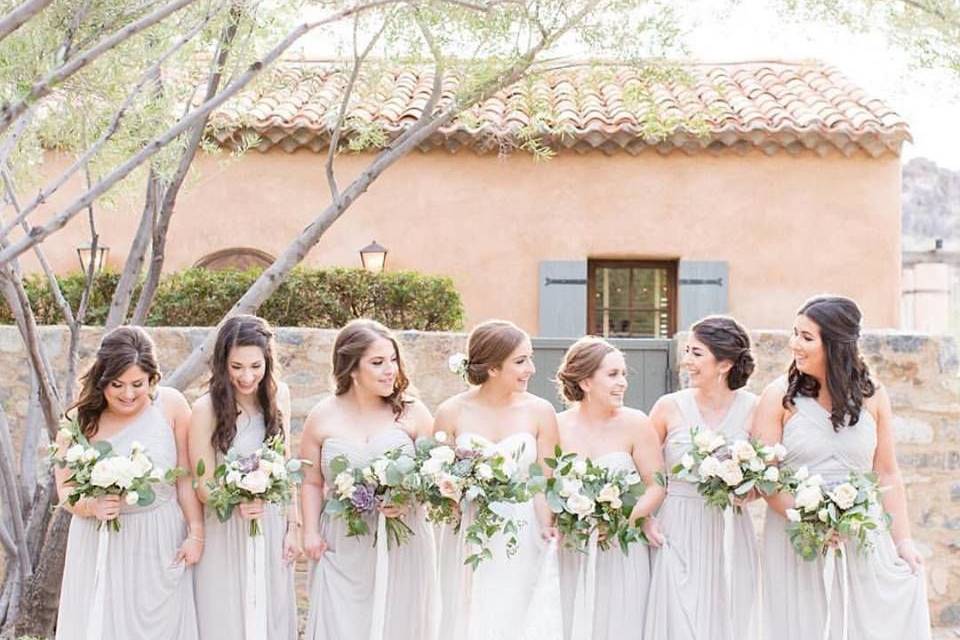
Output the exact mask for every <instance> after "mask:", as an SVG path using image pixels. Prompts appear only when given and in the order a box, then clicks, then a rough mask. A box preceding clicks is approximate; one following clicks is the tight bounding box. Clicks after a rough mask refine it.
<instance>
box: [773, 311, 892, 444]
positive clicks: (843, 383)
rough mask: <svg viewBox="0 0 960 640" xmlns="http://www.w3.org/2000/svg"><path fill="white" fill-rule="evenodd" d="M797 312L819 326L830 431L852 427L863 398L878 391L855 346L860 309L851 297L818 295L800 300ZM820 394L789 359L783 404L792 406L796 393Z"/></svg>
mask: <svg viewBox="0 0 960 640" xmlns="http://www.w3.org/2000/svg"><path fill="white" fill-rule="evenodd" d="M797 315H802V316H806V317H807V318H809V319H810V320H812V321H813V322H815V323H816V324H817V326H818V327H819V328H820V339H821V340H822V341H823V350H824V353H825V354H826V361H827V375H826V383H827V393H829V394H830V404H831V411H830V422H831V423H833V430H834V431H837V432H839V431H840V429H841V428H843V427H846V426H849V427H852V426H854V425H855V424H857V422H859V421H860V412H861V410H862V408H863V399H864V398H869V397H871V396H872V395H873V394H874V393H875V392H876V390H877V389H876V385H875V384H874V383H873V380H872V378H871V377H870V368H869V367H868V366H867V363H866V362H865V361H864V359H863V356H862V355H860V348H859V346H858V345H857V341H858V340H859V339H860V320H861V318H862V314H861V313H860V308H859V307H858V306H857V303H856V302H854V301H853V300H851V299H850V298H844V297H841V296H817V297H815V298H810V299H809V300H807V301H806V302H805V303H803V306H802V307H800V310H799V311H797ZM819 393H820V383H819V382H818V381H817V380H816V379H815V378H813V377H811V376H808V375H807V374H805V373H802V372H801V371H800V370H798V369H797V363H796V361H794V362H791V363H790V370H789V372H788V374H787V393H786V394H785V395H784V396H783V407H784V408H785V409H790V408H792V407H793V406H794V404H795V402H794V400H795V398H796V397H797V396H805V397H810V398H816V397H817V396H818V395H819Z"/></svg>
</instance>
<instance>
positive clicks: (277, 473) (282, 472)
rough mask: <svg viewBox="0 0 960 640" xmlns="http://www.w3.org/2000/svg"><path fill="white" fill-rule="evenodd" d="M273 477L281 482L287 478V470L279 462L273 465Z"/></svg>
mask: <svg viewBox="0 0 960 640" xmlns="http://www.w3.org/2000/svg"><path fill="white" fill-rule="evenodd" d="M273 477H274V478H277V479H279V480H283V479H284V478H286V477H287V468H286V467H285V466H284V465H283V464H282V463H279V462H274V463H273Z"/></svg>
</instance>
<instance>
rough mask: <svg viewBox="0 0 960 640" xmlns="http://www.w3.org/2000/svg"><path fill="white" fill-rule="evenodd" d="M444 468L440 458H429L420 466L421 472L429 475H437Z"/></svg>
mask: <svg viewBox="0 0 960 640" xmlns="http://www.w3.org/2000/svg"><path fill="white" fill-rule="evenodd" d="M442 469H443V461H442V460H440V459H439V458H427V459H426V460H424V461H423V465H422V466H421V467H420V473H422V474H424V475H427V476H435V475H437V474H438V473H440V471H441V470H442Z"/></svg>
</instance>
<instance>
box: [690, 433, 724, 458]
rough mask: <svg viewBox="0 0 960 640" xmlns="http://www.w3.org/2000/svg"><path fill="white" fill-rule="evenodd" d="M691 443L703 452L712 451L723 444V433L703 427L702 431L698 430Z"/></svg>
mask: <svg viewBox="0 0 960 640" xmlns="http://www.w3.org/2000/svg"><path fill="white" fill-rule="evenodd" d="M693 443H694V444H695V445H697V449H699V450H700V451H701V452H703V453H713V452H714V451H715V450H716V449H718V448H719V447H722V446H723V443H724V439H723V435H722V434H720V433H717V432H715V431H711V430H710V429H705V430H703V431H698V432H697V435H696V436H694V438H693Z"/></svg>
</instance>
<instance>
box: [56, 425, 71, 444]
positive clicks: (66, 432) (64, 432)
mask: <svg viewBox="0 0 960 640" xmlns="http://www.w3.org/2000/svg"><path fill="white" fill-rule="evenodd" d="M57 434H58V435H59V436H60V437H61V438H63V439H65V440H66V441H67V442H73V431H70V429H67V428H66V427H60V428H59V429H58V430H57Z"/></svg>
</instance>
